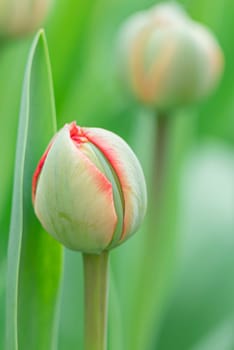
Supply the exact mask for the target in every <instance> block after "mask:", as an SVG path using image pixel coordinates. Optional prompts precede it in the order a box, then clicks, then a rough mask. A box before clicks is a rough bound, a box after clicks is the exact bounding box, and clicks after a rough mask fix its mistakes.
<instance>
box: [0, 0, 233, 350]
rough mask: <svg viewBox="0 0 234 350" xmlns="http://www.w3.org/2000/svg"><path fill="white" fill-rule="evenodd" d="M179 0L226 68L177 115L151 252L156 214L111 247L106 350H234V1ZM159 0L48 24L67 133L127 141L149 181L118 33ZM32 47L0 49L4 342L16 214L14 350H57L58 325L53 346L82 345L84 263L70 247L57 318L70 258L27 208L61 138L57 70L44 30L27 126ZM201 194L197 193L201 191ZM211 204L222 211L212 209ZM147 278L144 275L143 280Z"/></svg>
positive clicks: (97, 5)
mask: <svg viewBox="0 0 234 350" xmlns="http://www.w3.org/2000/svg"><path fill="white" fill-rule="evenodd" d="M181 2H182V3H183V4H184V6H185V8H186V9H187V10H188V12H189V13H190V14H191V16H192V17H193V18H194V19H196V20H199V21H202V22H203V23H205V24H207V25H208V26H209V27H211V29H212V30H213V31H214V32H215V34H216V35H217V38H218V40H219V42H220V45H221V47H222V48H223V50H224V55H225V61H226V65H225V71H224V75H223V79H222V81H221V83H220V85H219V87H218V89H217V90H216V92H215V93H214V94H213V95H212V96H210V97H209V98H208V99H207V100H206V101H203V102H202V103H201V104H199V105H197V106H193V107H189V108H187V109H186V110H183V111H178V113H176V115H175V117H176V118H174V119H173V120H172V121H171V130H170V144H169V150H170V157H168V160H167V169H168V170H167V174H168V176H167V178H166V185H167V191H166V198H165V203H164V205H163V211H162V219H161V221H162V223H161V226H160V230H159V229H158V230H157V232H155V231H154V228H151V229H152V231H153V232H155V236H156V237H157V247H156V248H155V249H154V248H153V247H152V249H151V258H150V259H144V256H143V253H142V251H143V247H144V246H145V245H146V244H148V243H146V242H147V239H148V238H147V237H148V233H147V231H148V224H147V222H148V219H147V220H146V222H145V224H144V226H143V227H142V228H141V230H140V232H139V234H137V235H136V236H135V237H134V238H133V239H131V240H129V242H127V243H126V244H125V245H123V246H121V247H119V248H118V249H116V250H115V251H113V254H112V256H111V265H112V278H111V288H110V315H109V341H108V343H109V349H111V350H115V349H116V350H137V348H136V347H135V345H136V344H138V343H139V344H142V345H141V349H140V350H142V349H144V350H148V349H151V350H154V349H162V350H171V349H173V350H177V349H178V350H188V349H191V350H216V349H217V350H220V349H222V350H223V349H224V350H232V349H233V347H234V343H233V335H232V329H233V323H234V304H233V300H234V299H233V292H234V286H233V282H232V281H233V277H232V275H233V258H232V256H233V244H234V239H233V230H234V223H233V220H231V219H230V217H229V216H227V213H229V209H227V208H230V207H231V209H232V210H233V201H230V202H228V199H227V197H226V196H224V195H223V193H226V192H227V193H233V192H232V191H233V172H232V171H233V170H231V169H232V166H230V165H229V163H232V162H233V160H232V159H233V158H232V157H233V146H234V102H233V89H234V83H233V78H232V77H233V73H234V68H233V61H234V49H233V25H232V24H233V23H232V22H233V16H234V3H233V1H232V0H224V1H216V2H214V1H212V0H199V1H198V0H190V1H188V0H183V1H181ZM154 3H155V2H154V1H152V0H144V1H140V0H137V1H133V0H127V1H123V0H120V1H117V0H116V1H107V0H93V1H91V0H88V1H81V0H79V1H77V0H67V1H65V0H57V1H54V8H53V9H52V11H51V15H50V17H49V18H48V21H47V24H46V29H45V31H46V35H47V37H48V46H49V51H50V56H51V63H52V64H51V66H52V73H53V80H54V92H55V104H56V109H57V123H58V126H59V127H60V126H62V125H63V124H64V123H65V122H70V121H72V120H76V121H77V123H78V124H80V125H84V126H97V127H104V128H108V129H110V130H113V131H115V132H117V133H119V134H120V135H121V136H122V137H124V138H125V139H126V140H127V141H128V142H129V143H130V145H131V146H132V147H133V149H134V150H135V152H136V153H137V155H138V157H139V158H140V160H141V163H142V165H143V168H144V171H145V173H146V174H147V178H148V183H149V179H150V177H151V173H152V163H153V162H152V159H153V154H152V149H153V145H154V143H155V120H154V117H155V116H152V115H151V113H150V111H145V110H142V108H140V107H139V106H138V105H136V104H134V103H133V102H132V101H129V100H128V97H127V96H125V95H124V93H123V91H122V87H121V84H119V82H118V79H117V63H118V56H117V52H116V36H117V34H118V30H119V27H120V25H121V23H122V21H123V20H124V19H125V18H126V17H127V16H128V15H130V14H131V13H133V12H135V11H137V10H141V9H145V8H147V7H148V6H151V5H152V4H154ZM31 41H32V38H28V39H22V40H21V41H18V42H11V43H1V48H0V49H1V53H0V76H1V79H0V91H1V94H0V162H1V168H0V212H1V215H0V227H1V235H0V243H1V244H0V315H1V316H0V348H1V349H2V348H4V345H3V340H4V328H5V327H4V310H5V295H6V283H5V279H6V266H7V241H8V231H9V222H10V208H11V207H12V216H11V230H10V240H9V256H8V258H9V262H10V264H9V269H8V292H7V300H8V301H7V315H8V318H7V324H6V326H7V328H8V338H7V339H8V347H7V349H9V350H15V349H17V347H16V344H17V341H18V342H19V350H21V349H22V350H27V349H35V350H36V349H40V350H48V349H51V348H52V342H53V339H52V336H51V334H52V333H53V332H54V327H55V324H56V323H58V322H59V338H58V349H59V350H65V349H76V348H80V349H82V345H83V340H82V331H83V281H82V262H81V259H80V256H79V255H78V254H75V253H72V252H69V251H65V264H64V276H63V285H62V293H61V299H60V304H59V310H60V317H58V314H56V321H55V319H54V317H55V313H56V300H57V293H58V290H59V289H58V288H59V279H60V277H61V270H60V263H61V251H60V248H59V247H58V245H57V244H56V243H55V242H54V241H52V239H51V238H50V237H48V235H46V234H45V233H44V232H42V231H43V230H42V228H41V226H40V224H39V223H38V221H37V220H36V218H35V216H34V214H33V210H32V205H31V175H32V172H33V170H34V169H35V167H36V164H37V161H38V160H39V158H40V156H41V154H42V153H43V151H44V149H45V147H46V145H47V143H48V141H49V140H50V138H51V136H52V134H53V133H54V131H55V108H54V101H53V92H52V82H51V76H50V66H49V62H48V52H47V48H46V44H45V39H44V35H43V34H42V33H39V34H38V35H37V36H36V38H35V39H34V42H33V45H32V49H31V51H30V56H29V59H28V64H27V71H26V76H25V80H24V88H23V97H22V101H21V113H20V118H19V121H18V115H19V106H20V96H21V90H22V80H23V72H24V68H25V64H26V60H27V55H28V50H29V45H31ZM173 117H174V116H173ZM18 122H19V129H18V130H19V131H18V139H17V150H16V163H15V164H16V166H15V170H14V172H13V164H14V158H15V149H16V135H17V126H18ZM210 140H213V143H212V145H213V144H215V145H216V146H215V151H214V152H213V151H212V152H210V151H209V152H207V148H206V147H200V146H201V145H203V144H206V143H207V141H210ZM212 147H213V146H212ZM198 148H199V149H200V151H199V156H198V158H199V159H200V158H202V159H203V156H204V155H205V157H206V162H207V163H209V162H210V159H214V155H213V154H214V153H215V154H217V153H218V155H219V156H218V160H216V156H215V164H218V165H217V166H216V167H214V166H213V167H212V166H211V167H210V168H209V169H208V170H206V171H207V172H206V177H205V175H204V176H201V175H199V171H200V170H199V169H202V166H203V165H202V164H203V163H201V162H200V161H198V160H197V158H196V157H194V155H193V152H194V153H195V154H196V152H197V149H198ZM227 159H228V160H227ZM191 169H192V170H191ZM196 169H197V170H196ZM222 169H226V170H223V171H222ZM13 173H14V191H13V200H12V203H11V198H12V196H11V192H12V187H13ZM188 174H189V175H188ZM191 174H194V175H193V176H192V175H191ZM207 174H208V175H207ZM215 174H216V175H217V176H215V177H214V175H215ZM222 174H224V175H222ZM227 174H229V175H227ZM222 176H223V177H222ZM207 177H208V180H207ZM212 181H213V182H212ZM212 183H213V187H212ZM196 186H197V187H196ZM194 188H202V191H200V192H199V191H198V190H197V191H195V193H194ZM217 189H218V190H217ZM148 190H149V192H150V191H151V187H149V188H148ZM195 194H197V196H196V201H195V200H194V196H195ZM204 199H205V201H204ZM216 202H217V203H218V204H219V206H218V207H215V206H214V203H216ZM202 204H204V205H205V207H204V206H202ZM217 208H218V209H217ZM140 274H141V275H140ZM142 275H144V276H145V277H144V280H142V279H140V280H139V278H141V277H140V276H142ZM148 276H149V279H148ZM152 276H154V278H153V284H152V283H151V282H152ZM147 279H148V282H147ZM150 279H151V280H150ZM149 288H151V291H150V293H149ZM146 298H148V299H147V300H146ZM140 310H143V311H144V310H150V312H146V311H145V313H143V312H142V311H140ZM54 321H55V324H54ZM26 330H27V331H26ZM55 338H56V334H55ZM133 344H134V345H133ZM138 346H139V345H138Z"/></svg>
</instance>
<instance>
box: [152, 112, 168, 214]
mask: <svg viewBox="0 0 234 350" xmlns="http://www.w3.org/2000/svg"><path fill="white" fill-rule="evenodd" d="M169 121H170V118H169V116H168V115H167V114H166V113H159V114H158V116H157V118H156V132H155V133H156V135H157V137H156V142H155V146H156V150H155V152H154V153H155V154H154V156H155V159H154V168H153V178H152V180H153V184H152V185H153V186H152V188H153V189H154V193H153V196H154V201H155V198H156V202H157V207H158V209H160V207H161V201H162V200H163V198H162V197H163V193H164V183H165V168H166V161H167V144H168V137H167V135H168V128H169Z"/></svg>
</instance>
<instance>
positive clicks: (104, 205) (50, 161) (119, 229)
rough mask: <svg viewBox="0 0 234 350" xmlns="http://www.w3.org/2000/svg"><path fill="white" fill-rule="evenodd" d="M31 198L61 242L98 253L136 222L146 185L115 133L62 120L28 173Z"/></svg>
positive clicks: (125, 234) (141, 213) (130, 230)
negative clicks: (33, 167) (33, 169)
mask: <svg viewBox="0 0 234 350" xmlns="http://www.w3.org/2000/svg"><path fill="white" fill-rule="evenodd" d="M32 191H33V203H34V208H35V212H36V215H37V217H38V218H39V220H40V221H41V223H42V225H43V227H44V228H45V229H46V231H48V232H49V233H50V234H51V235H52V236H53V237H54V238H56V239H57V240H58V241H59V242H61V243H62V244H64V245H65V246H66V247H68V248H70V249H73V250H79V251H82V252H85V253H100V252H101V251H103V250H106V249H110V248H112V247H114V246H117V245H119V244H120V243H122V242H123V241H124V240H126V239H127V238H128V237H129V236H131V234H133V233H134V232H135V231H136V230H137V229H138V227H139V225H140V224H141V222H142V220H143V217H144V215H145V211H146V185H145V180H144V175H143V172H142V169H141V166H140V164H139V162H138V160H137V158H136V156H135V155H134V153H133V152H132V150H131V149H130V147H129V146H128V145H127V144H126V143H125V141H123V140H122V139H121V138H120V137H119V136H117V135H115V134H113V133H112V132H110V131H107V130H104V129H98V128H80V127H79V126H77V125H76V124H75V123H71V124H66V125H65V126H64V127H63V128H62V129H61V130H60V131H59V132H58V133H57V134H56V135H55V137H54V138H53V140H52V141H51V143H50V145H49V146H48V148H47V150H46V152H45V154H44V155H43V157H42V158H41V160H40V162H39V164H38V166H37V169H36V171H35V173H34V177H33V185H32Z"/></svg>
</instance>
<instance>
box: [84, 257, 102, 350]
mask: <svg viewBox="0 0 234 350" xmlns="http://www.w3.org/2000/svg"><path fill="white" fill-rule="evenodd" d="M83 263H84V288H85V334H84V335H85V350H106V339H107V301H108V252H103V253H102V254H100V255H92V254H83Z"/></svg>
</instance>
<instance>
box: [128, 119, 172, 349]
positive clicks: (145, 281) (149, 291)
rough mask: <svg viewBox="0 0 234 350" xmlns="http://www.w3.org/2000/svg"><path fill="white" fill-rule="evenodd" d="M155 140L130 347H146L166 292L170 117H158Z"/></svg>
mask: <svg viewBox="0 0 234 350" xmlns="http://www.w3.org/2000/svg"><path fill="white" fill-rule="evenodd" d="M154 122H155V141H154V149H153V154H152V155H153V159H152V173H151V178H150V179H149V184H150V186H149V188H150V192H149V198H148V234H147V235H146V236H145V245H144V247H143V252H142V254H143V256H142V261H144V264H142V265H141V270H140V271H139V275H140V276H141V277H140V279H139V283H140V284H139V286H138V293H139V294H137V295H138V298H137V300H136V305H135V308H134V310H137V311H136V312H135V315H134V321H133V322H134V323H135V330H134V332H135V333H136V334H137V335H138V336H137V337H134V335H132V334H131V338H132V339H131V340H130V346H129V348H131V349H134V350H141V349H146V348H148V346H149V340H150V339H151V337H152V332H153V327H154V325H156V322H157V321H158V320H159V317H160V311H161V309H160V306H161V303H162V298H163V294H164V287H165V276H166V269H167V266H166V265H167V263H166V262H165V259H164V254H165V249H166V248H165V247H166V245H167V237H166V236H165V237H164V234H162V232H161V231H162V219H163V211H164V205H165V203H164V202H165V192H166V188H165V185H166V175H167V171H168V170H167V161H168V146H169V140H168V134H169V129H170V116H168V115H167V114H165V115H163V114H158V115H157V118H155V121H154Z"/></svg>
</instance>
